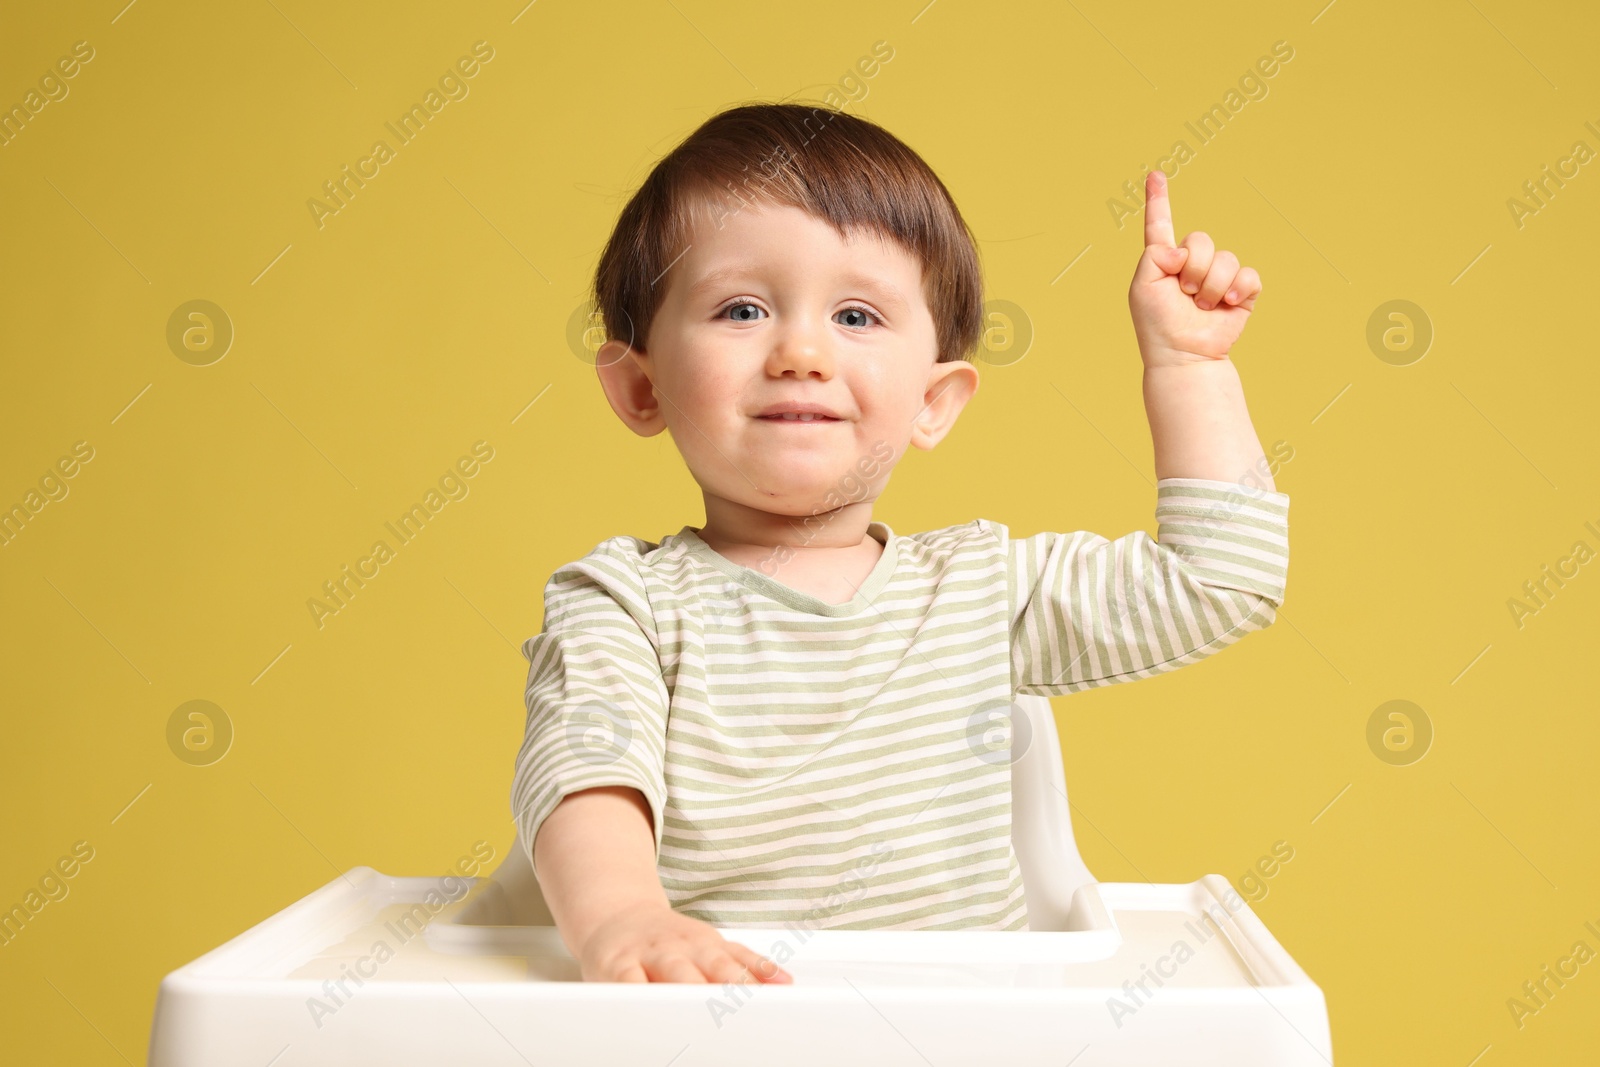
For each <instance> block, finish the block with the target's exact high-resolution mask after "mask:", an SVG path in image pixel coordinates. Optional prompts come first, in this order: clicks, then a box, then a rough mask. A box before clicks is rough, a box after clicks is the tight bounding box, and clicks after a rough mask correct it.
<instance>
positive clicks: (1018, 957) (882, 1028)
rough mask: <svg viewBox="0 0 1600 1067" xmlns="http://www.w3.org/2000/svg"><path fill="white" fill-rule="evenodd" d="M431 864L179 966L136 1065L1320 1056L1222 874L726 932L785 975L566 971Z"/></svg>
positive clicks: (1245, 1066)
mask: <svg viewBox="0 0 1600 1067" xmlns="http://www.w3.org/2000/svg"><path fill="white" fill-rule="evenodd" d="M444 881H445V880H441V879H438V878H402V877H391V876H388V875H384V874H380V873H379V872H377V871H375V870H373V869H372V868H370V867H357V868H354V869H353V870H351V871H350V872H349V873H347V874H345V875H341V876H340V877H338V878H335V879H334V880H333V881H331V882H329V883H328V884H327V885H325V886H323V887H322V888H321V889H318V890H316V891H315V892H313V893H311V894H309V895H308V896H306V897H305V898H304V899H302V900H300V901H298V902H297V903H295V904H293V905H291V906H289V907H288V908H285V909H284V910H283V911H281V912H279V913H278V914H276V915H274V916H272V917H270V918H268V919H266V920H265V921H263V922H261V923H259V924H257V925H256V926H255V927H253V928H251V929H250V930H247V931H245V932H244V933H243V934H241V935H239V936H238V937H235V938H234V939H232V940H231V941H228V942H227V943H226V944H223V945H222V946H220V947H219V948H217V949H214V950H213V951H211V952H208V953H206V954H205V955H204V956H201V957H200V958H199V959H197V960H195V961H194V962H192V963H189V964H187V965H186V966H183V967H180V968H179V969H178V970H176V971H173V972H172V973H171V974H169V975H167V976H166V978H165V979H163V980H162V983H161V987H160V991H159V995H158V997H157V1002H156V1010H155V1017H154V1021H153V1025H152V1030H151V1041H150V1056H149V1064H150V1067H315V1065H325V1064H326V1065H334V1064H338V1065H340V1067H344V1065H347V1064H361V1065H384V1067H425V1065H427V1067H432V1065H446V1064H448V1065H452V1067H453V1065H456V1064H471V1065H473V1067H497V1065H502V1064H503V1065H506V1067H528V1065H530V1064H537V1065H539V1067H546V1065H550V1067H561V1065H567V1064H572V1065H578V1064H582V1065H584V1067H591V1065H601V1067H605V1065H610V1064H618V1065H623V1064H626V1065H630V1067H632V1065H641V1067H715V1065H733V1064H737V1065H739V1067H749V1065H750V1064H753V1063H760V1064H762V1065H763V1067H786V1065H797V1067H798V1065H801V1064H806V1065H813V1064H826V1065H829V1067H840V1065H847V1064H872V1065H874V1067H896V1065H901V1064H904V1065H907V1067H929V1065H934V1067H957V1065H967V1064H983V1065H985V1067H987V1065H991V1064H1000V1063H1004V1064H1007V1065H1008V1067H1029V1065H1034V1064H1037V1065H1040V1067H1043V1065H1046V1064H1048V1065H1050V1067H1063V1065H1066V1064H1071V1065H1072V1067H1114V1065H1115V1067H1122V1065H1130V1067H1131V1065H1135V1064H1137V1065H1149V1064H1158V1063H1159V1064H1162V1065H1180V1064H1182V1065H1193V1067H1249V1065H1256V1064H1259V1065H1263V1067H1265V1065H1268V1064H1270V1065H1272V1067H1301V1065H1305V1067H1310V1065H1331V1064H1332V1062H1333V1056H1332V1049H1331V1040H1330V1035H1329V1031H1328V1023H1327V1011H1326V1007H1325V1005H1324V1002H1323V997H1322V993H1321V991H1320V990H1319V989H1318V988H1317V986H1316V985H1315V984H1314V983H1312V981H1311V980H1310V978H1309V977H1308V976H1307V975H1306V974H1305V972H1304V971H1302V970H1301V969H1300V967H1299V966H1298V965H1297V964H1296V963H1295V962H1294V960H1293V959H1291V958H1290V957H1289V955H1288V953H1286V952H1285V951H1284V949H1283V948H1282V946H1280V945H1279V943H1278V942H1277V940H1276V939H1275V938H1273V936H1272V935H1271V933H1269V932H1268V931H1267V929H1266V927H1265V926H1263V925H1262V923H1261V921H1260V919H1259V918H1257V917H1256V915H1255V913H1254V912H1252V911H1251V909H1250V906H1249V904H1248V903H1247V902H1245V901H1244V900H1243V898H1241V897H1239V895H1238V894H1237V893H1236V892H1234V890H1233V889H1232V887H1231V886H1230V885H1229V884H1228V882H1227V880H1226V879H1224V878H1222V877H1221V876H1219V875H1214V874H1212V875H1206V876H1204V877H1203V878H1201V879H1199V880H1198V881H1195V882H1192V883H1188V884H1170V885H1152V884H1142V883H1118V882H1089V883H1086V884H1083V885H1080V886H1078V887H1077V888H1076V890H1075V891H1074V892H1073V893H1072V898H1071V910H1070V913H1069V914H1068V917H1067V920H1066V922H1065V924H1064V925H1065V926H1066V927H1067V928H1066V929H1060V930H1030V931H1008V932H1000V931H959V930H958V931H926V932H925V931H907V930H818V929H807V928H804V927H798V926H796V927H769V928H763V929H755V928H737V927H735V928H725V929H723V930H722V933H723V936H725V937H727V938H728V939H730V940H735V941H738V942H740V943H742V944H745V945H748V946H749V947H751V948H753V949H756V950H757V951H759V952H762V953H763V954H765V955H768V956H770V957H772V958H774V959H777V960H778V961H779V962H780V963H781V964H782V965H783V966H784V968H785V969H786V970H788V971H789V972H790V973H791V974H792V975H793V976H794V983H793V984H792V985H759V986H753V987H751V986H724V985H710V984H704V985H688V984H676V983H626V982H583V981H581V980H580V975H579V970H578V965H577V962H576V961H575V960H574V959H573V958H572V956H571V954H570V953H569V952H568V951H567V949H566V947H565V946H564V945H563V943H562V942H561V939H560V937H559V936H558V935H557V932H556V930H555V928H554V927H550V926H543V927H540V926H511V925H485V924H484V923H483V919H484V917H485V916H487V917H489V918H491V919H492V918H493V916H494V914H495V909H494V907H493V906H492V905H493V899H492V897H493V894H494V893H495V892H496V891H497V889H498V887H497V886H496V885H495V883H494V882H493V881H492V880H491V879H488V878H478V879H457V880H451V881H452V882H453V884H455V885H457V886H460V885H470V886H471V888H470V889H469V890H468V891H467V892H466V894H465V895H457V896H456V898H455V899H453V900H452V899H449V898H448V897H447V896H446V891H445V889H443V888H442V885H443V882H444ZM455 892H456V893H457V894H460V889H459V888H457V889H456V890H455ZM475 916H476V918H474V917H475Z"/></svg>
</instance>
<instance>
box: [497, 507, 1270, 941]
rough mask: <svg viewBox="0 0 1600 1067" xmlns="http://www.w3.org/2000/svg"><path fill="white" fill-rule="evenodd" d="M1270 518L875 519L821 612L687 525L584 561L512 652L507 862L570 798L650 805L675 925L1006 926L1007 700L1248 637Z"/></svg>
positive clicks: (1009, 855)
mask: <svg viewBox="0 0 1600 1067" xmlns="http://www.w3.org/2000/svg"><path fill="white" fill-rule="evenodd" d="M1288 505H1289V498H1288V496H1287V495H1286V494H1283V493H1277V492H1265V491H1261V490H1245V489H1242V488H1241V487H1240V486H1239V485H1238V484H1236V483H1231V482H1221V481H1212V480H1209V479H1198V478H1164V479H1161V480H1160V481H1159V482H1157V485H1156V522H1157V533H1156V539H1154V540H1152V539H1151V538H1150V536H1149V535H1148V534H1146V533H1145V532H1144V531H1142V530H1140V531H1135V532H1133V533H1130V534H1127V535H1125V536H1123V537H1120V538H1117V539H1116V540H1107V539H1106V538H1104V537H1101V536H1099V535H1097V534H1093V533H1088V532H1082V531H1080V532H1076V533H1040V534H1034V535H1033V536H1031V537H1025V538H1012V537H1011V536H1010V534H1009V531H1008V530H1007V528H1006V527H1005V526H1004V525H1002V524H1000V523H996V522H991V521H989V520H986V519H976V520H974V521H972V522H969V523H966V524H963V525H959V526H949V527H946V528H944V529H939V530H932V531H929V532H926V533H920V534H913V535H910V536H896V535H895V534H894V533H893V531H891V530H890V529H889V527H888V526H887V525H885V524H884V523H882V522H878V521H874V522H872V523H871V525H870V526H869V527H868V533H869V534H870V535H871V536H872V537H874V538H875V539H877V540H878V541H880V542H882V544H883V553H882V555H881V556H880V558H879V560H878V562H877V564H876V566H874V567H873V569H872V572H871V573H870V574H869V575H868V577H867V578H866V580H865V581H864V582H863V583H862V585H861V586H860V588H859V590H858V592H857V595H856V596H855V597H854V598H853V599H851V600H850V601H848V602H847V603H843V604H829V603H827V602H825V601H823V600H821V599H819V598H817V597H814V596H811V595H809V594H806V593H803V592H800V591H799V590H797V589H793V588H791V587H789V586H786V585H783V584H782V583H780V582H778V581H776V580H775V579H773V578H770V577H768V576H767V575H766V574H764V573H762V572H761V571H760V570H757V569H753V568H748V567H743V566H740V565H738V564H736V563H734V562H732V561H731V560H729V559H727V558H726V557H724V556H722V555H720V554H718V553H717V552H715V551H713V550H712V549H711V548H710V546H709V545H707V544H706V543H705V542H704V541H703V540H701V539H700V537H699V536H698V534H697V533H696V531H695V530H694V529H693V528H691V527H688V526H685V527H684V528H683V529H682V530H680V531H679V532H678V533H676V534H672V535H669V536H667V537H664V538H663V539H662V540H661V541H660V542H659V543H658V542H650V541H644V540H641V539H640V538H637V537H630V536H621V537H613V538H610V539H609V540H606V541H603V542H601V543H600V544H599V545H597V546H595V548H594V549H593V550H592V551H591V552H590V553H589V554H588V555H586V556H584V557H583V558H582V559H579V560H577V561H575V562H573V563H569V564H567V565H565V566H563V567H561V568H560V569H558V570H557V571H556V572H555V573H554V574H553V575H551V577H550V580H549V582H548V583H547V584H546V586H545V590H544V598H545V617H544V626H543V630H542V632H540V633H539V634H536V635H535V636H533V637H530V638H528V639H527V640H526V641H525V642H523V645H522V652H523V655H524V656H526V657H527V659H528V662H529V670H528V684H527V690H526V695H525V696H526V700H525V702H526V705H527V710H528V718H527V732H526V735H525V737H524V740H523V743H522V747H521V750H520V751H519V753H518V755H517V762H516V769H515V774H514V776H513V782H512V787H511V803H512V810H513V811H514V812H515V814H516V818H517V825H518V828H519V830H520V834H521V840H522V842H523V847H524V848H525V849H527V850H528V851H529V852H530V853H531V851H532V846H533V842H534V839H535V837H536V835H537V834H538V831H539V827H540V824H541V823H542V822H543V821H544V819H545V817H546V816H548V815H549V814H550V812H551V811H552V810H554V809H555V807H556V805H557V804H559V803H560V802H561V799H562V798H563V797H564V796H566V795H567V794H568V793H571V792H574V791H576V790H580V789H587V788H591V787H593V786H600V785H626V786H632V787H634V788H636V789H638V790H639V791H640V792H641V793H643V795H644V797H645V799H646V800H648V801H649V805H650V811H651V818H652V821H653V829H654V835H655V836H654V840H655V849H656V869H657V873H658V875H659V876H660V879H661V884H662V886H663V888H664V889H665V890H666V894H667V899H668V901H669V902H670V903H671V905H672V906H673V908H674V909H676V910H677V911H679V912H682V913H683V914H686V915H690V916H692V917H694V918H698V919H702V920H704V921H707V922H711V923H714V924H716V925H718V926H723V927H737V926H777V925H783V924H787V923H797V924H805V925H807V926H809V927H811V928H815V929H822V928H835V929H886V928H893V929H918V930H938V929H990V930H1025V929H1027V908H1026V901H1025V899H1024V897H1023V886H1022V875H1021V871H1020V869H1019V867H1018V865H1017V858H1016V855H1015V853H1014V852H1013V850H1012V847H1011V792H1010V786H1011V778H1010V770H1011V761H1010V747H1011V732H1010V731H1011V724H1012V722H1013V719H1012V718H1011V717H1010V713H1011V701H1012V698H1013V697H1014V695H1015V694H1017V693H1033V694H1044V695H1059V694H1066V693H1072V692H1076V691H1078V690H1082V689H1088V688H1092V687H1095V686H1103V685H1112V684H1115V683H1117V682H1126V681H1131V680H1133V679H1135V678H1145V677H1148V676H1151V675H1154V674H1160V673H1162V672H1164V671H1169V670H1173V669H1174V668H1177V667H1181V666H1183V665H1184V664H1187V663H1194V662H1196V661H1198V660H1201V659H1203V658H1205V657H1206V656H1209V655H1211V654H1212V653H1214V652H1216V651H1218V650H1219V649H1222V648H1225V647H1227V646H1228V645H1230V644H1232V643H1233V642H1235V641H1237V640H1238V639H1239V638H1240V637H1242V636H1243V635H1244V634H1246V633H1249V632H1250V631H1252V630H1257V629H1261V628H1263V627H1266V626H1268V625H1270V624H1271V623H1272V622H1273V620H1274V618H1275V617H1276V616H1275V612H1276V608H1277V606H1278V605H1279V604H1281V603H1282V601H1283V595H1284V583H1285V577H1286V572H1287V567H1288V559H1289V556H1288V552H1289V549H1288ZM529 859H530V862H531V860H532V857H531V855H530V856H529Z"/></svg>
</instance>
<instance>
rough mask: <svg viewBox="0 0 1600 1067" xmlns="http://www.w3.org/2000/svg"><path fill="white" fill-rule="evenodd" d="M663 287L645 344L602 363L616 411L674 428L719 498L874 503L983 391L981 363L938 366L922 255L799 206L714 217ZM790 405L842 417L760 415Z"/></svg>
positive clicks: (655, 426) (614, 348)
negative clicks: (911, 456)
mask: <svg viewBox="0 0 1600 1067" xmlns="http://www.w3.org/2000/svg"><path fill="white" fill-rule="evenodd" d="M722 272H728V273H726V274H723V273H722ZM660 284H665V285H666V286H667V291H666V295H665V296H664V297H663V299H662V303H661V307H660V310H659V311H658V313H657V314H656V316H655V318H654V320H653V321H652V323H651V326H650V334H649V337H648V339H647V340H648V348H647V351H645V352H640V351H637V350H634V351H633V352H632V353H629V354H626V355H625V354H624V349H625V346H623V345H622V344H620V343H618V342H611V343H610V346H609V347H608V348H607V349H603V350H602V351H601V352H600V353H599V354H598V359H597V364H598V366H599V368H600V374H601V377H602V380H603V381H604V383H605V386H606V392H607V396H608V398H609V399H610V401H611V404H612V407H613V409H614V410H616V411H617V414H618V415H619V416H621V417H622V418H623V420H624V421H625V422H627V423H628V424H629V425H630V426H632V427H633V428H634V430H635V431H637V432H639V433H641V434H644V435H646V436H649V435H653V434H655V433H658V432H660V430H661V429H662V428H663V427H664V428H666V429H668V430H670V431H671V433H672V438H673V441H674V442H675V443H676V444H677V446H678V449H679V451H680V452H682V453H683V457H684V460H685V462H686V463H687V464H688V466H689V469H690V471H691V472H692V473H693V474H694V477H695V480H696V481H697V482H698V483H699V484H700V486H701V488H702V489H703V490H705V492H706V494H707V496H708V498H709V497H712V496H715V497H719V498H721V499H722V500H725V501H732V502H736V503H738V504H743V505H746V506H748V507H752V508H756V509H759V510H761V511H764V512H768V513H776V514H783V515H802V516H803V515H810V514H814V513H817V512H819V511H823V510H831V509H833V508H836V507H839V506H841V505H842V504H844V503H856V502H860V501H861V500H863V499H875V498H876V497H877V496H878V494H879V493H880V492H881V491H882V489H883V487H884V485H885V484H886V483H887V482H888V478H889V472H890V470H891V468H892V467H893V465H894V463H895V461H896V460H898V459H899V458H900V456H901V455H902V454H903V453H904V452H905V450H906V447H907V445H908V444H915V445H916V446H917V447H918V448H923V449H931V448H932V447H933V446H934V445H936V444H937V443H938V441H939V440H940V438H942V437H943V436H944V435H945V433H946V432H948V430H949V429H950V427H951V426H952V425H953V424H954V422H955V419H956V416H957V415H959V414H960V411H961V409H962V407H963V406H964V405H965V404H966V402H967V400H969V399H970V398H971V396H972V395H973V393H974V392H976V390H977V384H978V374H977V371H976V370H975V369H974V368H973V367H972V365H971V364H969V363H966V362H964V361H956V362H948V363H938V362H936V355H937V349H936V340H937V339H936V335H935V330H934V323H933V316H932V313H931V312H930V311H929V308H928V305H927V303H926V301H925V299H924V297H923V293H922V268H921V265H920V263H919V262H918V261H917V259H916V258H915V257H914V256H913V255H911V254H910V253H909V252H907V251H906V250H904V249H903V248H901V247H900V246H899V245H897V244H895V243H894V242H892V241H880V240H879V239H877V238H876V237H875V236H872V235H857V236H855V237H854V238H853V239H852V240H849V241H846V240H843V239H841V238H840V236H839V235H838V233H837V232H836V231H835V230H834V229H833V227H832V226H830V225H829V224H828V223H826V222H824V221H822V220H821V219H818V218H814V217H812V216H811V215H808V214H807V213H805V212H804V211H801V210H800V209H799V208H794V207H789V206H786V205H775V204H769V203H762V204H760V205H750V206H746V207H744V208H742V209H740V210H739V211H738V212H737V213H735V214H733V215H730V216H728V217H727V218H724V219H723V220H722V224H721V226H720V227H719V226H718V225H717V224H716V221H715V215H714V214H712V213H711V212H710V211H709V210H707V211H705V212H703V213H702V217H701V221H700V222H699V223H698V225H697V229H696V232H695V234H694V235H693V237H692V239H691V241H690V245H689V248H688V250H687V251H686V252H685V253H684V254H683V255H682V256H681V257H680V258H678V259H677V260H676V261H675V262H674V263H673V265H672V266H671V267H670V268H668V270H667V273H666V276H665V278H664V279H663V281H662V282H661V283H660ZM786 401H796V402H801V403H811V404H818V405H822V406H823V407H825V408H826V409H828V410H829V411H830V412H832V414H834V415H836V416H837V419H836V420H831V421H823V422H809V423H806V422H787V421H781V420H776V419H772V418H763V417H761V413H762V412H763V411H765V410H766V409H767V408H769V407H770V406H772V405H774V404H780V403H784V402H786ZM707 507H708V514H709V513H710V510H711V501H710V500H709V499H708V501H707Z"/></svg>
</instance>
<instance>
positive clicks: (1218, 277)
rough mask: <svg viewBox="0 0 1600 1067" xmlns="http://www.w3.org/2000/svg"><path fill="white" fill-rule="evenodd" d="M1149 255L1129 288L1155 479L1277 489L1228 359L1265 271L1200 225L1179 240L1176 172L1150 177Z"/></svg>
mask: <svg viewBox="0 0 1600 1067" xmlns="http://www.w3.org/2000/svg"><path fill="white" fill-rule="evenodd" d="M1144 239H1145V249H1144V254H1143V255H1142V256H1141V257H1140V259H1139V265H1138V267H1137V269H1136V270H1135V271H1134V277H1133V283H1132V285H1131V286H1130V287H1129V289H1128V305H1129V309H1130V310H1131V311H1132V313H1133V328H1134V333H1135V334H1136V335H1137V337H1138V340H1139V354H1140V357H1141V358H1142V359H1143V360H1144V367H1145V369H1144V403H1145V412H1146V414H1147V415H1148V417H1149V419H1150V436H1151V439H1152V441H1153V443H1154V446H1155V468H1156V478H1157V479H1161V478H1209V479H1213V480H1216V481H1227V482H1240V481H1241V480H1243V479H1244V478H1245V476H1246V475H1250V476H1251V477H1252V479H1253V482H1252V484H1255V485H1257V486H1258V487H1259V488H1264V489H1266V490H1268V491H1269V492H1270V491H1273V490H1274V486H1273V483H1272V478H1271V475H1270V474H1269V473H1267V464H1266V462H1265V456H1264V455H1263V453H1262V450H1261V444H1260V442H1259V441H1258V440H1257V439H1256V432H1255V428H1254V427H1253V426H1252V425H1251V424H1250V413H1249V411H1247V410H1246V408H1245V401H1244V389H1243V387H1242V386H1241V385H1240V382H1239V371H1238V369H1237V368H1236V367H1235V366H1234V364H1233V362H1232V361H1231V360H1229V359H1228V350H1229V349H1230V348H1231V347H1232V346H1233V343H1234V342H1235V341H1236V340H1238V337H1239V333H1240V331H1242V330H1243V329H1244V324H1245V320H1246V319H1248V318H1249V317H1250V312H1251V310H1252V309H1253V308H1254V307H1255V302H1256V296H1257V294H1259V293H1260V292H1261V278H1260V276H1259V275H1257V273H1256V272H1255V270H1254V269H1253V268H1251V267H1243V268H1241V267H1240V266H1239V260H1238V257H1236V256H1235V255H1234V254H1233V253H1232V252H1227V251H1215V249H1214V246H1213V244H1212V241H1211V238H1210V237H1208V236H1206V235H1205V234H1204V233H1203V232H1199V231H1196V232H1194V233H1191V234H1189V236H1188V237H1186V238H1184V242H1183V245H1182V246H1181V247H1175V246H1174V244H1173V229H1172V207H1171V201H1170V198H1169V196H1168V193H1167V179H1166V175H1165V174H1163V173H1162V172H1161V171H1160V170H1159V169H1157V170H1152V171H1151V172H1150V174H1149V175H1148V176H1147V178H1146V179H1145V222H1144Z"/></svg>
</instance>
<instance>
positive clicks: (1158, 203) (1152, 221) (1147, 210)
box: [1144, 168, 1173, 248]
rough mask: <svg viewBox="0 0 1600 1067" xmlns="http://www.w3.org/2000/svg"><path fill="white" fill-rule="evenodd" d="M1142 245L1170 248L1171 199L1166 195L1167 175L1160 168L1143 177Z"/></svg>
mask: <svg viewBox="0 0 1600 1067" xmlns="http://www.w3.org/2000/svg"><path fill="white" fill-rule="evenodd" d="M1144 243H1145V247H1147V248H1148V247H1150V246H1152V245H1154V246H1157V247H1160V248H1171V247H1172V245H1173V240H1172V198H1171V197H1169V196H1168V195H1167V175H1166V173H1165V172H1164V171H1162V170H1161V169H1160V168H1157V169H1156V170H1153V171H1151V172H1150V173H1149V174H1146V175H1145V176H1144Z"/></svg>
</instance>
